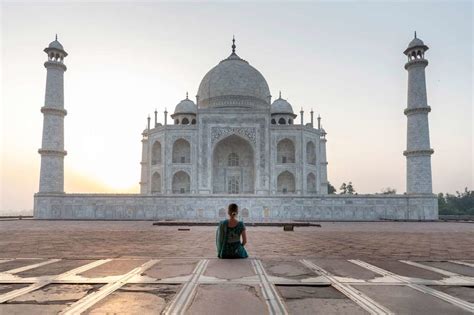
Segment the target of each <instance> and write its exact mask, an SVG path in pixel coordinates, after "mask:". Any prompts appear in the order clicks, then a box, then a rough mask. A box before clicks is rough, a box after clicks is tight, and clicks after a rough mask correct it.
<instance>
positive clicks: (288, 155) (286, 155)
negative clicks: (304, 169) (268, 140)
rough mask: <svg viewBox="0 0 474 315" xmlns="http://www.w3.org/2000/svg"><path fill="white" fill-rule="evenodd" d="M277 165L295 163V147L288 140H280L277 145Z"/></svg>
mask: <svg viewBox="0 0 474 315" xmlns="http://www.w3.org/2000/svg"><path fill="white" fill-rule="evenodd" d="M277 163H279V164H285V163H295V145H294V144H293V141H291V140H290V139H288V138H285V139H283V140H280V141H279V142H278V144H277Z"/></svg>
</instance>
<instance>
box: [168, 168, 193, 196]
mask: <svg viewBox="0 0 474 315" xmlns="http://www.w3.org/2000/svg"><path fill="white" fill-rule="evenodd" d="M171 186H172V191H173V194H187V193H189V192H190V188H191V178H190V177H189V174H188V173H186V172H185V171H178V172H176V173H175V174H174V175H173V181H172V184H171Z"/></svg>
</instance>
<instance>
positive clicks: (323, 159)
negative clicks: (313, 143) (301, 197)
mask: <svg viewBox="0 0 474 315" xmlns="http://www.w3.org/2000/svg"><path fill="white" fill-rule="evenodd" d="M318 118H319V119H318V123H319V128H318V129H319V131H320V142H319V150H320V151H319V156H320V162H319V165H320V170H319V172H320V174H321V175H320V183H321V184H320V189H319V191H320V194H322V195H327V194H328V160H327V156H326V142H327V139H326V134H327V133H326V131H325V130H324V129H323V127H322V126H321V117H318Z"/></svg>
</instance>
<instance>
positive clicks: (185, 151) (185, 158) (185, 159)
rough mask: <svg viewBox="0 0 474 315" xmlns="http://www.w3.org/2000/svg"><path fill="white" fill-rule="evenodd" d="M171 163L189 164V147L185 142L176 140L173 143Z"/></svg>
mask: <svg viewBox="0 0 474 315" xmlns="http://www.w3.org/2000/svg"><path fill="white" fill-rule="evenodd" d="M172 160H173V163H191V145H190V144H189V142H188V141H187V140H184V139H178V140H176V141H175V142H174V143H173V153H172Z"/></svg>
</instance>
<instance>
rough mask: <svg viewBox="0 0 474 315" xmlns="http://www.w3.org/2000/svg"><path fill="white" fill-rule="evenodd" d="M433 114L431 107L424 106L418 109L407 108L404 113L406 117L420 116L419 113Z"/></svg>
mask: <svg viewBox="0 0 474 315" xmlns="http://www.w3.org/2000/svg"><path fill="white" fill-rule="evenodd" d="M429 112H431V107H429V106H423V107H417V108H407V109H405V110H404V111H403V113H404V114H405V115H407V116H408V115H413V114H418V113H429Z"/></svg>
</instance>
